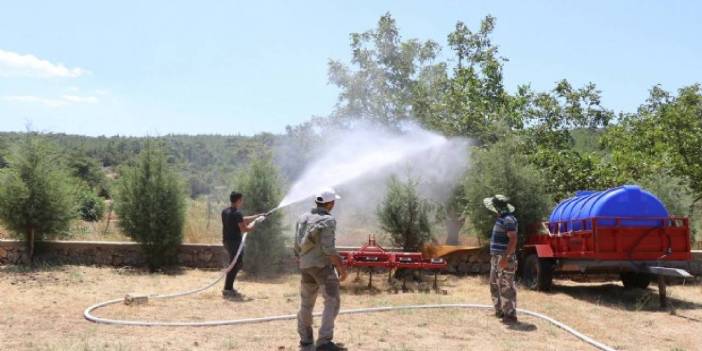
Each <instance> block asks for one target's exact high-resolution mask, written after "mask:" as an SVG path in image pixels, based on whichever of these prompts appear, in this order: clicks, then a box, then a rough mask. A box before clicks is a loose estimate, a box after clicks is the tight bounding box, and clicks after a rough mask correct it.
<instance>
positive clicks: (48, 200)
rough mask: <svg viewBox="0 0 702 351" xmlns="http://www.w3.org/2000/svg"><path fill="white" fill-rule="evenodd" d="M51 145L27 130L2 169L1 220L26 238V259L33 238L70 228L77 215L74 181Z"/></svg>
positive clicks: (40, 238)
mask: <svg viewBox="0 0 702 351" xmlns="http://www.w3.org/2000/svg"><path fill="white" fill-rule="evenodd" d="M57 158H58V155H57V153H56V152H55V150H54V148H53V146H52V145H50V144H48V143H47V142H45V141H43V140H41V139H40V138H39V137H38V136H36V135H34V134H31V133H28V134H27V135H26V137H25V138H24V140H22V141H21V142H20V143H19V145H17V148H16V150H15V151H14V153H12V154H11V155H10V156H9V158H8V161H9V162H8V163H9V167H8V168H4V169H2V170H0V220H2V222H3V224H4V225H5V226H6V227H7V228H8V229H9V230H10V231H11V232H13V233H15V234H16V235H18V236H23V237H24V239H25V240H26V242H27V254H26V257H27V260H28V263H32V261H33V259H34V242H35V240H42V239H43V238H45V237H46V235H49V234H57V233H60V232H63V231H66V230H68V228H69V225H70V222H71V219H73V218H74V217H75V215H76V211H75V196H74V189H73V186H72V184H73V182H72V180H71V178H70V176H69V175H68V174H67V173H66V172H65V171H63V170H62V169H61V168H60V167H57V164H59V163H58V162H56V159H57Z"/></svg>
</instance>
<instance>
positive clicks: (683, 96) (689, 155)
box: [604, 84, 702, 215]
mask: <svg viewBox="0 0 702 351" xmlns="http://www.w3.org/2000/svg"><path fill="white" fill-rule="evenodd" d="M604 144H605V145H606V146H608V147H609V149H610V150H611V152H612V159H613V162H614V164H615V165H616V166H617V168H618V170H619V171H620V177H621V178H623V179H641V178H645V177H647V176H650V175H656V174H664V175H669V176H673V177H677V178H681V179H683V180H684V181H685V182H686V183H687V185H688V187H689V189H690V191H691V192H692V193H693V197H692V199H691V201H690V204H689V214H690V215H691V214H692V211H693V210H694V207H695V205H696V204H697V203H699V202H700V201H701V200H702V91H701V88H700V85H699V84H696V85H692V86H688V87H684V88H682V89H680V90H679V91H678V95H677V96H674V95H672V94H670V93H669V92H667V91H665V90H663V89H661V88H660V87H658V86H656V87H654V88H653V89H652V90H651V93H650V96H649V98H648V100H647V102H646V104H644V105H642V106H641V107H640V108H639V110H638V111H637V113H635V114H630V115H626V116H623V118H622V120H621V123H619V125H617V126H616V127H613V128H610V130H609V131H608V132H607V134H606V135H605V137H604Z"/></svg>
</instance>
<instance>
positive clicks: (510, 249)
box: [500, 219, 517, 269]
mask: <svg viewBox="0 0 702 351" xmlns="http://www.w3.org/2000/svg"><path fill="white" fill-rule="evenodd" d="M504 225H505V230H507V238H508V239H509V241H508V242H507V251H506V252H505V255H504V256H503V257H502V259H501V260H500V267H501V268H502V269H505V268H507V265H508V263H509V262H508V261H507V257H509V256H512V255H514V253H515V252H517V223H516V222H515V221H514V220H513V219H509V220H505V223H504Z"/></svg>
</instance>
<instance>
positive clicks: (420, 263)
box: [339, 236, 448, 291]
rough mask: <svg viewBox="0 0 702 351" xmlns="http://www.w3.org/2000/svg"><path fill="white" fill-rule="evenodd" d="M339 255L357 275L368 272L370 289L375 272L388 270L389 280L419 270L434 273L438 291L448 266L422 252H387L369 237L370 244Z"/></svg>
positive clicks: (404, 288) (344, 251)
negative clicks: (395, 274) (404, 272)
mask: <svg viewBox="0 0 702 351" xmlns="http://www.w3.org/2000/svg"><path fill="white" fill-rule="evenodd" d="M339 255H341V258H342V261H343V263H344V264H345V265H346V266H347V267H355V268H357V269H358V270H357V273H359V274H360V271H361V270H362V269H367V270H368V272H369V280H368V287H369V288H372V286H373V272H374V271H376V270H387V271H388V280H390V279H391V278H392V274H393V272H394V271H397V270H417V271H420V272H423V271H431V272H433V273H434V285H433V287H434V289H435V290H437V291H438V280H437V276H438V273H439V271H441V270H445V269H446V268H447V266H448V264H447V263H446V260H444V259H442V258H428V257H424V256H423V255H422V253H421V252H398V251H387V250H385V249H383V248H382V247H381V246H380V245H378V244H377V243H376V241H375V238H374V237H373V236H369V238H368V243H366V244H364V245H363V246H361V247H360V248H359V249H358V250H342V251H340V252H339ZM403 277H404V276H403ZM402 287H403V290H406V282H405V280H404V278H403V281H402Z"/></svg>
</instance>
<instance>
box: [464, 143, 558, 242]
mask: <svg viewBox="0 0 702 351" xmlns="http://www.w3.org/2000/svg"><path fill="white" fill-rule="evenodd" d="M464 186H465V196H466V213H467V214H468V217H469V219H470V222H471V224H472V225H473V228H474V229H475V230H477V231H478V233H479V235H480V236H482V237H484V238H489V237H490V235H491V231H492V227H493V225H494V224H495V215H494V214H493V213H492V212H490V211H488V210H487V209H486V208H485V207H484V205H483V199H484V198H486V197H490V196H493V195H495V194H502V195H505V196H507V197H509V198H510V203H512V204H513V205H514V206H515V207H516V211H515V216H516V217H517V220H518V221H519V234H520V235H519V237H520V239H521V240H520V242H522V241H523V239H524V238H525V233H526V232H527V228H528V227H529V226H530V225H536V224H539V223H540V222H541V221H542V220H543V218H544V217H545V216H546V214H547V213H548V211H549V210H550V208H551V207H552V203H551V200H550V196H549V195H548V194H547V193H546V191H545V182H544V180H543V178H542V177H541V174H540V172H538V170H536V169H535V168H534V167H533V166H531V165H530V164H529V162H528V160H527V159H526V157H525V156H523V152H522V151H521V150H520V145H519V143H518V141H517V140H515V139H506V140H504V141H501V142H498V143H496V144H492V145H491V146H489V147H488V148H486V149H476V150H474V152H473V153H472V155H471V168H470V170H469V171H468V173H467V175H466V178H465V180H464Z"/></svg>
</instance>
